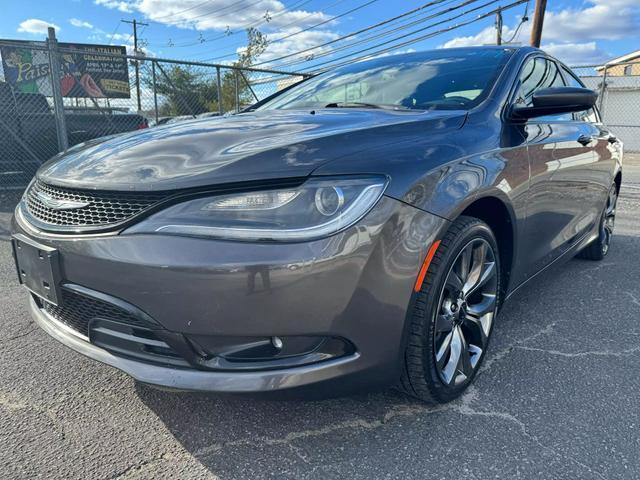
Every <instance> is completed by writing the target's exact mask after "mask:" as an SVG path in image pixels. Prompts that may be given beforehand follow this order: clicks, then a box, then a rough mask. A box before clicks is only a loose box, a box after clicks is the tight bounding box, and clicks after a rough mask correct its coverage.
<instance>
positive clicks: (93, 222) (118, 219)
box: [24, 180, 170, 230]
mask: <svg viewBox="0 0 640 480" xmlns="http://www.w3.org/2000/svg"><path fill="white" fill-rule="evenodd" d="M169 196H170V194H169V193H167V192H116V191H113V192H112V191H98V190H95V191H94V190H86V189H75V188H68V187H57V186H53V185H48V184H46V183H44V182H42V181H40V180H35V181H34V182H33V183H32V184H31V186H30V187H29V190H28V191H27V193H26V195H25V197H24V205H25V210H26V213H27V214H28V217H31V218H27V219H28V220H35V221H34V222H33V223H35V224H36V226H39V227H41V228H43V229H47V230H67V229H86V228H95V229H99V228H104V227H109V226H113V225H117V224H119V223H123V222H125V221H127V220H129V219H130V218H132V217H134V216H135V215H137V214H139V213H140V212H142V211H144V210H146V209H147V208H149V207H151V206H153V205H155V204H156V203H158V202H161V201H162V200H164V199H166V198H168V197H169ZM43 197H45V198H46V197H49V198H52V199H54V200H58V201H67V202H74V203H78V204H86V206H81V207H79V208H70V209H69V208H67V209H56V208H51V207H49V206H47V205H45V203H44V202H43Z"/></svg>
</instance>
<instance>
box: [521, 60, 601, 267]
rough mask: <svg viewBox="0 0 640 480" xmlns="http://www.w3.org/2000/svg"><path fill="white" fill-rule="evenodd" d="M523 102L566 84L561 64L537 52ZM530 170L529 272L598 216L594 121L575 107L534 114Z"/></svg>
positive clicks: (526, 72) (525, 73) (529, 130)
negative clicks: (577, 112) (577, 115)
mask: <svg viewBox="0 0 640 480" xmlns="http://www.w3.org/2000/svg"><path fill="white" fill-rule="evenodd" d="M520 83H521V85H520V89H519V92H518V94H517V100H516V102H518V103H524V104H525V105H531V103H532V97H533V94H534V93H535V92H536V91H537V90H539V89H542V88H549V87H559V86H564V85H565V82H564V80H563V77H562V75H561V73H560V70H559V68H558V66H557V64H556V63H555V62H554V61H552V60H550V59H547V58H545V57H542V56H540V57H535V58H533V59H531V60H529V62H528V63H527V64H525V66H524V68H523V70H522V73H521V76H520ZM525 132H526V136H527V148H528V154H529V164H530V171H531V177H530V178H531V180H530V189H529V200H528V205H527V221H526V227H525V228H526V232H527V234H526V235H525V245H524V249H525V251H526V252H528V254H529V255H530V257H529V258H530V259H531V263H530V265H529V267H528V269H527V270H528V271H527V274H526V276H527V277H530V276H532V275H534V274H535V273H537V272H538V271H540V270H541V269H542V268H544V267H545V266H546V265H548V264H549V263H551V262H552V261H553V260H555V259H556V258H557V257H559V256H560V255H562V254H563V253H564V252H565V251H566V250H567V249H569V248H570V247H571V246H573V245H574V244H575V243H576V242H577V241H578V240H580V239H581V238H582V237H583V236H584V235H585V234H586V233H587V232H588V231H589V230H590V229H591V228H593V226H594V222H595V221H597V218H596V214H595V211H594V209H593V205H594V200H593V190H592V185H591V182H590V175H591V169H592V168H593V164H594V163H595V162H596V156H595V154H594V147H595V145H596V144H597V140H596V139H594V138H593V131H592V130H591V125H589V124H587V123H585V122H582V121H578V120H576V119H575V118H574V115H573V114H571V113H567V114H561V115H549V116H545V117H539V118H535V119H532V120H530V121H529V122H527V125H526V126H525Z"/></svg>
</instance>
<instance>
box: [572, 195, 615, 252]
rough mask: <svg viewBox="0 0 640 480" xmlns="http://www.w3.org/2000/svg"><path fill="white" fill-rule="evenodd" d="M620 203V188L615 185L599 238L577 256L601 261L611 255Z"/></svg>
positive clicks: (607, 204) (603, 212)
mask: <svg viewBox="0 0 640 480" xmlns="http://www.w3.org/2000/svg"><path fill="white" fill-rule="evenodd" d="M617 203H618V186H617V185H616V184H615V183H614V184H613V185H612V186H611V188H610V189H609V195H607V202H606V204H605V206H604V209H603V211H602V216H601V217H600V228H599V234H598V238H596V239H595V240H594V241H592V242H591V243H590V244H589V245H587V246H586V247H585V248H583V249H582V250H581V251H580V252H579V253H578V255H577V257H578V258H583V259H585V260H594V261H600V260H602V259H603V258H604V257H606V256H607V253H609V249H610V246H611V238H612V237H613V228H614V226H615V222H616V205H617Z"/></svg>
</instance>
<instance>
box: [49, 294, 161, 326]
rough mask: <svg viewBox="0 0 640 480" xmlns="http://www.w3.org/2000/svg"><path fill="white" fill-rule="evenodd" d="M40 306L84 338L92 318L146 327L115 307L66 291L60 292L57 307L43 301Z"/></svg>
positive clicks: (137, 319)
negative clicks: (59, 301)
mask: <svg viewBox="0 0 640 480" xmlns="http://www.w3.org/2000/svg"><path fill="white" fill-rule="evenodd" d="M41 305H42V309H43V310H44V311H45V312H47V313H48V314H49V315H51V316H52V317H53V318H55V319H56V320H58V321H59V322H61V323H64V324H65V325H66V326H68V327H70V328H72V329H73V330H75V331H76V332H78V333H80V334H81V335H83V336H85V337H88V336H89V321H90V320H91V319H93V318H102V319H105V320H113V321H115V322H122V323H126V324H130V325H140V326H147V325H148V324H147V323H145V322H144V321H142V320H140V319H139V318H138V317H136V316H134V315H132V314H130V313H129V312H127V311H125V310H123V309H121V308H119V307H117V306H115V305H111V304H110V303H107V302H103V301H101V300H97V299H95V298H90V297H86V296H84V295H80V294H78V293H75V292H72V291H70V290H66V289H63V290H62V302H61V304H60V305H59V306H56V305H53V304H51V303H49V302H45V301H42V302H41Z"/></svg>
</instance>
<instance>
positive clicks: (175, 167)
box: [38, 109, 465, 190]
mask: <svg viewBox="0 0 640 480" xmlns="http://www.w3.org/2000/svg"><path fill="white" fill-rule="evenodd" d="M464 116H465V115H464V113H463V112H444V111H436V112H417V111H416V112H406V111H398V112H396V111H388V110H363V109H324V110H318V111H317V112H311V111H286V110H280V111H263V112H252V113H244V114H240V115H236V116H231V117H224V118H207V119H197V120H193V121H184V122H181V123H178V124H175V125H167V126H161V127H156V128H151V129H148V130H143V131H139V132H133V133H129V134H125V135H120V136H117V137H109V138H107V139H106V140H104V141H93V142H88V143H87V144H84V145H81V146H77V147H74V148H72V149H71V150H69V151H67V152H66V153H63V154H60V155H58V156H56V157H54V158H53V159H51V160H50V161H49V162H47V163H46V164H45V165H43V166H42V167H41V169H40V171H39V172H38V177H39V178H40V179H41V180H43V181H45V182H47V183H51V184H55V185H60V186H69V187H75V188H90V189H101V190H172V189H178V188H191V187H199V186H207V185H215V184H222V183H230V182H242V181H251V180H268V179H275V178H293V177H304V176H307V175H309V174H310V173H311V172H312V171H313V170H315V169H316V168H317V167H319V166H321V165H322V164H324V163H326V162H328V161H331V160H336V159H338V158H341V157H344V158H346V159H348V158H349V157H350V156H352V155H355V154H357V153H358V152H363V151H366V150H371V149H372V148H374V149H375V148H376V145H386V146H388V145H389V144H390V143H394V142H396V141H407V139H410V137H412V136H418V135H419V138H421V139H423V140H424V136H425V134H428V132H429V131H430V130H431V129H441V128H451V127H453V128H457V127H459V126H460V125H462V123H463V120H464Z"/></svg>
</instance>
